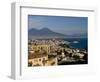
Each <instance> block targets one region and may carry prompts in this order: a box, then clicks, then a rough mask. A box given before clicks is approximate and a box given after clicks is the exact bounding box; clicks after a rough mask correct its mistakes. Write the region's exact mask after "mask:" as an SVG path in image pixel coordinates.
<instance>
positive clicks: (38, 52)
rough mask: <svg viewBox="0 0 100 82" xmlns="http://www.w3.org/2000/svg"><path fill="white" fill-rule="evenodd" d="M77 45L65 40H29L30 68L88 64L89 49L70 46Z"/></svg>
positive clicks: (75, 42)
mask: <svg viewBox="0 0 100 82" xmlns="http://www.w3.org/2000/svg"><path fill="white" fill-rule="evenodd" d="M77 43H78V41H74V42H70V41H65V40H63V39H31V40H28V66H29V67H34V66H55V65H72V64H73V65H74V64H87V63H88V53H87V49H83V48H74V47H71V46H69V44H77Z"/></svg>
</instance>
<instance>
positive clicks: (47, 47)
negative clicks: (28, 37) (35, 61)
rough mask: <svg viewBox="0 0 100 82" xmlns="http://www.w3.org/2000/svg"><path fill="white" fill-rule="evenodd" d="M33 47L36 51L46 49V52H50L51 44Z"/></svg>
mask: <svg viewBox="0 0 100 82" xmlns="http://www.w3.org/2000/svg"><path fill="white" fill-rule="evenodd" d="M32 49H33V50H34V51H40V52H42V51H46V53H47V54H48V53H50V46H49V45H32Z"/></svg>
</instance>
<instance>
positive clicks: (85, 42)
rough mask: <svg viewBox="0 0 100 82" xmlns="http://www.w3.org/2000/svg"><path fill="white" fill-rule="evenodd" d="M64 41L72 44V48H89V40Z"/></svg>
mask: <svg viewBox="0 0 100 82" xmlns="http://www.w3.org/2000/svg"><path fill="white" fill-rule="evenodd" d="M64 40H65V41H69V42H72V43H71V44H69V46H71V47H74V48H83V49H87V48H88V38H67V39H64ZM73 41H78V43H73Z"/></svg>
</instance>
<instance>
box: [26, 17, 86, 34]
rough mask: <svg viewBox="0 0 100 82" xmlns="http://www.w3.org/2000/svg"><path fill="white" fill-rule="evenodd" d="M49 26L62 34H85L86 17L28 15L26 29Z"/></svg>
mask: <svg viewBox="0 0 100 82" xmlns="http://www.w3.org/2000/svg"><path fill="white" fill-rule="evenodd" d="M44 27H45V28H49V29H51V30H53V31H55V32H58V33H62V34H67V35H68V34H69V35H70V34H86V33H87V27H88V18H87V17H64V16H37V15H29V16H28V29H31V28H36V29H41V28H44Z"/></svg>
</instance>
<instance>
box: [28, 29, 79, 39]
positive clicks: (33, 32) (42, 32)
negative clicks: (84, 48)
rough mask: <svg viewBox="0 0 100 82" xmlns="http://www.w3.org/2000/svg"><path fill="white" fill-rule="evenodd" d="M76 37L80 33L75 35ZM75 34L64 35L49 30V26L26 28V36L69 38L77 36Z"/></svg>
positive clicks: (30, 37)
mask: <svg viewBox="0 0 100 82" xmlns="http://www.w3.org/2000/svg"><path fill="white" fill-rule="evenodd" d="M77 36H78V37H79V36H80V35H77ZM77 36H76V35H75V36H74V35H65V34H62V33H58V32H54V31H52V30H50V29H49V28H42V29H36V28H31V29H29V30H28V38H29V39H32V38H71V37H77Z"/></svg>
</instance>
